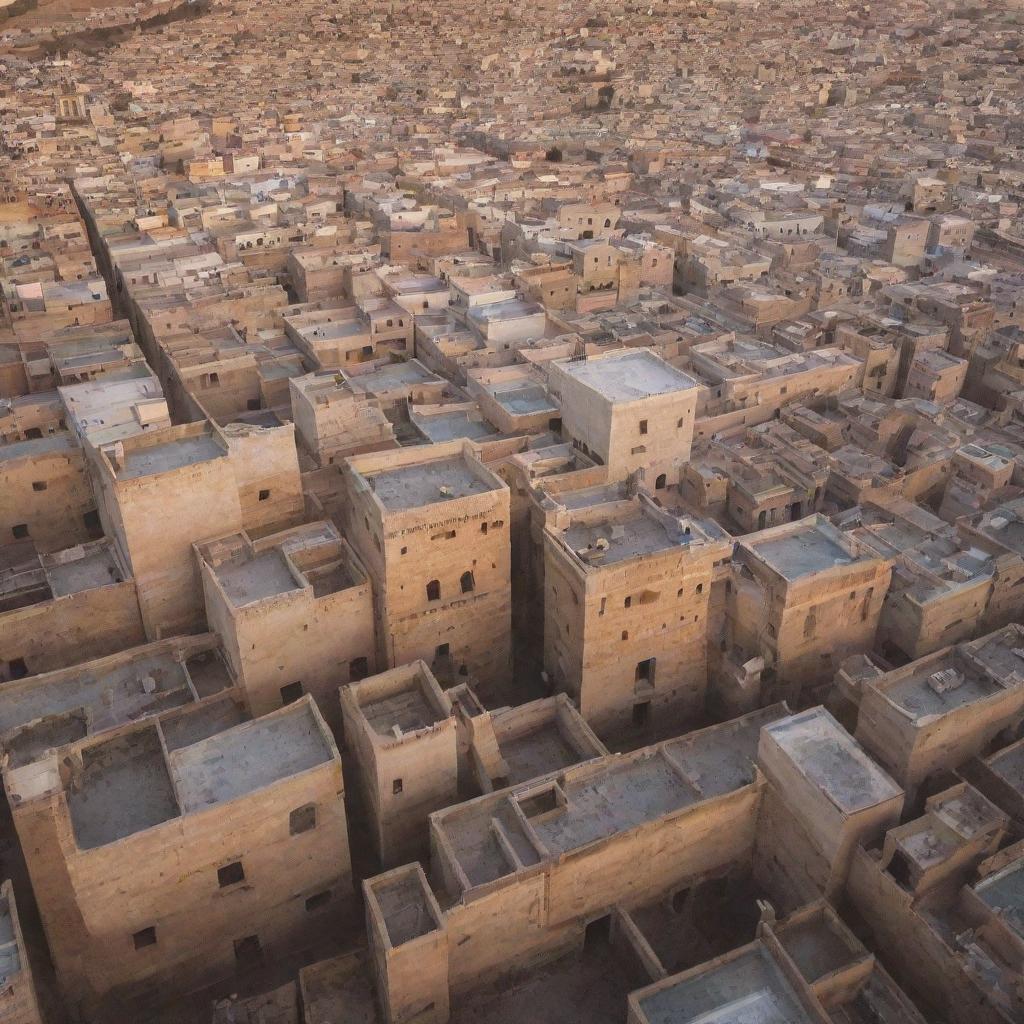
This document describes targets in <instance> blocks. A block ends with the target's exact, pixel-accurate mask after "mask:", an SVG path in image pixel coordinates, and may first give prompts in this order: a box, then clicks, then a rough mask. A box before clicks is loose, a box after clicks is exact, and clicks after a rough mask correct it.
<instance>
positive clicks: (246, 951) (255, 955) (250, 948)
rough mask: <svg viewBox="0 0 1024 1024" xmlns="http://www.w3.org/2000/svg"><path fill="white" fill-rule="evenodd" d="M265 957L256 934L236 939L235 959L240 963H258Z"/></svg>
mask: <svg viewBox="0 0 1024 1024" xmlns="http://www.w3.org/2000/svg"><path fill="white" fill-rule="evenodd" d="M262 958H263V950H262V949H261V948H260V940H259V938H258V937H257V936H256V935H246V937H245V938H244V939H235V959H236V960H237V961H238V962H239V963H240V964H258V963H259V962H260V960H261V959H262Z"/></svg>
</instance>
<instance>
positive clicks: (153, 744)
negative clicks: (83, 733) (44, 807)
mask: <svg viewBox="0 0 1024 1024" xmlns="http://www.w3.org/2000/svg"><path fill="white" fill-rule="evenodd" d="M67 801H68V810H69V811H70V814H71V824H72V827H73V829H74V832H75V839H76V840H77V842H78V845H79V847H80V848H81V849H83V850H91V849H95V848H96V847H97V846H105V845H106V844H107V843H113V842H116V841H117V840H118V839H124V838H125V837H126V836H130V835H132V834H134V833H135V832H141V831H143V830H144V829H147V828H152V827H153V826H154V825H159V824H160V823H161V822H164V821H170V820H171V819H172V818H176V817H178V816H179V811H178V804H177V801H176V800H175V797H174V787H173V786H172V785H171V777H170V775H169V773H168V771H167V763H166V761H165V760H164V753H163V749H162V747H161V745H160V737H159V735H158V734H157V730H156V727H155V726H151V727H150V728H147V729H140V730H138V731H135V732H131V733H128V734H127V735H124V736H115V737H113V738H112V739H110V740H108V741H107V742H106V743H101V744H98V745H97V746H95V747H90V748H89V749H88V750H87V751H85V755H84V768H83V771H82V772H81V774H80V776H79V784H78V785H77V786H71V787H69V788H68V790H67Z"/></svg>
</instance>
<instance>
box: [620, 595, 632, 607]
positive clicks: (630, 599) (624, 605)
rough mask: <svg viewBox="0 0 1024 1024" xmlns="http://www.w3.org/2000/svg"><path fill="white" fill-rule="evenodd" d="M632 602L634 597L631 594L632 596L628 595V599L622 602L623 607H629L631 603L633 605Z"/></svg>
mask: <svg viewBox="0 0 1024 1024" xmlns="http://www.w3.org/2000/svg"><path fill="white" fill-rule="evenodd" d="M632 603H633V598H632V596H630V597H627V598H626V599H625V600H624V601H623V602H622V607H623V608H628V607H629V606H630V605H631V604H632Z"/></svg>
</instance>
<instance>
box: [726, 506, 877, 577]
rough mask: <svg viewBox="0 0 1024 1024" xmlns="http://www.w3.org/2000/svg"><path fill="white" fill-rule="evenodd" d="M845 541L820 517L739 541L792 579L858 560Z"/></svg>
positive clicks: (777, 570) (784, 575)
mask: <svg viewBox="0 0 1024 1024" xmlns="http://www.w3.org/2000/svg"><path fill="white" fill-rule="evenodd" d="M844 540H845V538H843V535H842V534H841V533H840V532H839V531H838V530H836V529H835V527H833V526H832V525H831V524H829V523H828V522H826V521H825V520H824V519H822V518H821V517H814V518H810V517H809V518H808V519H805V520H803V521H801V522H800V523H799V524H798V525H797V526H796V527H795V528H794V527H793V526H791V525H790V524H787V525H786V526H783V527H780V528H779V529H778V530H768V531H765V532H764V533H762V534H758V535H755V536H753V537H748V538H746V539H745V540H744V541H742V544H743V546H744V547H746V548H748V549H749V550H751V551H753V552H754V554H755V555H756V556H757V557H758V558H759V559H760V560H761V561H762V562H764V563H765V564H766V565H768V566H769V567H770V568H771V569H773V570H774V571H775V572H777V573H778V574H779V575H780V576H782V577H784V578H785V579H787V580H791V581H792V580H798V579H800V578H801V577H803V576H810V575H813V574H814V573H819V572H826V571H828V570H829V569H834V568H835V567H836V566H841V565H850V564H852V563H853V562H855V561H857V559H858V555H856V554H854V553H853V552H852V551H850V550H849V548H848V546H847V545H848V543H849V542H848V541H847V542H845V543H844Z"/></svg>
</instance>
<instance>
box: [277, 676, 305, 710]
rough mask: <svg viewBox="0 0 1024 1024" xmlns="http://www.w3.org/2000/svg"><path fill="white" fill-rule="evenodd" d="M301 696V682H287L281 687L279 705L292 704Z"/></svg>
mask: <svg viewBox="0 0 1024 1024" xmlns="http://www.w3.org/2000/svg"><path fill="white" fill-rule="evenodd" d="M301 696H302V682H301V681H300V682H296V683H289V684H288V685H287V686H282V687H281V706H282V707H284V705H285V704H294V703H295V701H297V700H298V699H299V698H300V697H301Z"/></svg>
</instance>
